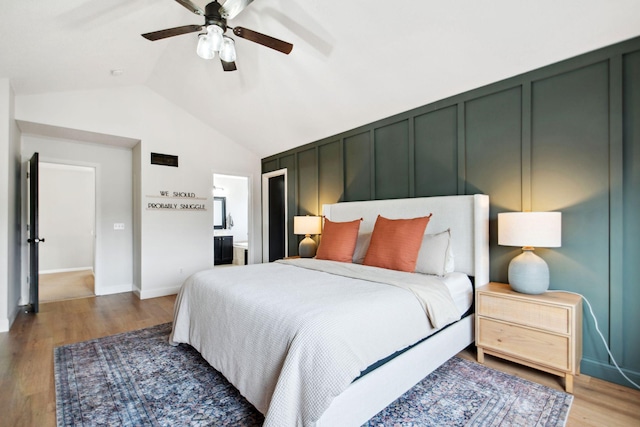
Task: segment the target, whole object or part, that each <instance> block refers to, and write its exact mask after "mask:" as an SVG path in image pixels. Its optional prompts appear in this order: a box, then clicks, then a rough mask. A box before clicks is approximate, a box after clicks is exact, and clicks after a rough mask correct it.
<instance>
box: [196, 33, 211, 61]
mask: <svg viewBox="0 0 640 427" xmlns="http://www.w3.org/2000/svg"><path fill="white" fill-rule="evenodd" d="M196 53H197V54H198V56H199V57H200V58H202V59H213V57H214V56H215V52H214V51H213V49H212V48H211V38H210V37H209V35H208V34H200V35H199V36H198V47H197V49H196Z"/></svg>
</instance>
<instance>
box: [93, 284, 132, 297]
mask: <svg viewBox="0 0 640 427" xmlns="http://www.w3.org/2000/svg"><path fill="white" fill-rule="evenodd" d="M131 291H133V285H132V284H131V283H128V284H124V285H117V286H109V287H104V286H101V287H100V292H97V290H96V295H113V294H122V293H124V292H131Z"/></svg>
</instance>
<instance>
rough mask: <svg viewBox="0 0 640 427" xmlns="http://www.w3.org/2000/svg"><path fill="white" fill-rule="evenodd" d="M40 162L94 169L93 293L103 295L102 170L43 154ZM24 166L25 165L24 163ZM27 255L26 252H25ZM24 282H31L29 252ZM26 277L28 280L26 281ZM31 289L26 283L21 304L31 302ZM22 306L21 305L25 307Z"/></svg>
mask: <svg viewBox="0 0 640 427" xmlns="http://www.w3.org/2000/svg"><path fill="white" fill-rule="evenodd" d="M27 155H28V154H27ZM24 156H25V154H24V153H23V162H26V163H27V164H26V165H25V167H26V170H29V165H28V162H29V159H30V157H24ZM39 161H40V162H41V163H58V164H62V165H69V166H84V167H90V168H93V169H94V171H95V173H94V183H93V184H94V195H95V197H94V206H93V209H94V222H95V224H94V234H93V248H94V250H93V277H94V284H93V293H94V294H95V295H102V280H101V277H100V268H99V262H98V260H99V259H100V256H101V253H100V245H98V239H99V237H100V236H99V234H100V230H99V228H98V227H99V225H100V224H102V222H101V221H102V218H101V213H100V209H98V207H99V206H101V195H100V185H101V179H102V174H101V168H100V164H98V163H92V162H85V161H78V160H73V159H60V158H53V157H48V156H43V155H42V154H40V155H39ZM23 164H24V163H23ZM23 179H24V181H23V182H24V185H23V191H24V192H23V195H24V200H25V203H24V204H23V208H24V209H25V211H24V212H25V213H24V214H23V219H24V221H25V224H30V220H29V206H28V201H27V200H28V197H27V195H28V186H29V181H28V178H27V175H26V173H25V174H23ZM24 230H25V233H26V234H25V235H24V236H25V237H24V238H25V240H24V241H26V239H27V238H28V237H26V236H28V235H29V231H26V227H25V228H24ZM23 253H25V252H23ZM22 265H23V269H22V271H23V276H22V277H23V280H22V283H23V284H24V283H25V280H31V279H30V278H29V259H28V250H27V251H26V257H25V256H23V262H22ZM25 277H26V278H27V279H25ZM29 288H30V284H29V283H26V286H25V287H23V288H22V298H21V303H24V304H28V301H29V292H30V291H29ZM24 304H21V305H24Z"/></svg>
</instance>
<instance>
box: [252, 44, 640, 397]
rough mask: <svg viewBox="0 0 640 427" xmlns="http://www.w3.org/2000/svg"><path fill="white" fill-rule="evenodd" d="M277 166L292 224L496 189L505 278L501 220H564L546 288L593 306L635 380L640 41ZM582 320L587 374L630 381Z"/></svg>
mask: <svg viewBox="0 0 640 427" xmlns="http://www.w3.org/2000/svg"><path fill="white" fill-rule="evenodd" d="M304 142H305V141H301V143H304ZM282 167H286V168H287V169H288V170H289V175H288V176H289V188H290V191H289V196H290V197H291V195H292V194H293V197H294V200H293V202H292V201H291V200H289V207H290V210H289V215H290V217H293V215H297V214H300V215H303V214H307V213H310V214H319V213H320V212H321V209H322V204H324V203H334V202H338V201H355V200H372V199H393V198H402V197H422V196H435V195H453V194H474V193H485V194H488V195H489V196H490V199H491V207H490V251H491V271H490V274H491V280H496V281H507V267H508V264H509V261H510V260H511V259H512V258H513V257H514V256H516V255H517V254H518V253H520V250H519V249H518V248H510V247H502V246H499V245H498V244H497V223H496V218H497V214H498V213H499V212H508V211H520V210H534V211H560V212H562V213H563V230H562V231H563V233H562V247H560V248H553V249H544V248H539V249H537V252H538V254H539V255H540V256H542V257H543V258H545V259H546V260H547V262H548V264H549V268H550V271H551V289H561V290H567V291H572V292H578V293H581V294H583V295H584V296H586V297H587V298H588V299H589V300H590V301H591V304H592V305H593V309H594V312H595V315H596V316H597V320H598V324H599V327H600V330H601V331H602V333H603V336H604V338H605V340H606V341H607V343H608V345H609V346H610V347H611V349H612V352H613V355H614V357H615V358H616V361H617V362H618V364H619V365H620V366H621V368H622V369H623V370H624V372H625V373H626V375H628V376H629V377H631V378H632V379H633V380H634V381H635V382H640V339H638V337H640V310H638V309H637V304H638V301H640V284H639V283H640V282H639V281H638V277H640V263H639V262H638V260H639V259H640V219H638V218H639V215H638V212H640V38H636V39H632V40H629V41H626V42H623V43H619V44H616V45H612V46H609V47H606V48H603V49H600V50H597V51H594V52H590V53H588V54H585V55H581V56H579V57H575V58H571V59H568V60H565V61H562V62H560V63H557V64H553V65H550V66H547V67H544V68H541V69H538V70H534V71H531V72H528V73H526V74H522V75H520V76H516V77H513V78H510V79H507V80H504V81H500V82H497V83H494V84H491V85H488V86H485V87H482V88H478V89H475V90H472V91H469V92H465V93H462V94H459V95H456V96H453V97H451V98H447V99H443V100H440V101H437V102H434V103H431V104H428V105H425V106H423V107H420V108H417V109H414V110H411V111H407V112H404V113H400V114H397V115H395V116H393V117H388V118H385V119H383V120H380V121H377V122H374V123H370V124H367V125H364V126H361V127H359V128H356V129H351V130H348V131H345V132H344V133H342V134H339V135H334V136H331V137H329V138H326V139H323V140H320V141H315V142H311V143H307V144H305V145H302V146H300V147H298V148H295V149H292V150H289V151H287V152H284V153H279V154H275V155H273V156H270V157H268V158H265V159H263V160H262V169H263V172H268V171H271V170H275V169H279V168H282ZM292 188H293V189H294V190H291V189H292ZM289 232H290V237H289V240H290V242H292V241H293V242H294V244H290V247H289V253H290V254H295V253H297V252H296V251H297V241H298V239H297V238H296V236H293V234H292V230H290V231H289ZM453 233H454V236H455V230H454V231H453ZM584 313H585V314H584V320H583V331H584V336H583V341H584V345H583V359H582V366H581V370H582V372H584V373H585V374H587V375H591V376H595V377H598V378H603V379H606V380H609V381H613V382H616V383H619V384H622V385H627V386H628V385H629V384H628V383H627V382H626V380H625V379H624V378H623V377H622V376H621V375H620V373H619V372H618V371H617V370H616V369H615V366H614V365H613V363H612V362H611V361H610V359H609V356H608V354H607V352H606V350H605V348H604V346H603V344H602V341H601V339H600V337H599V336H598V333H597V331H596V330H595V327H594V322H593V320H592V319H591V318H590V315H589V314H588V313H589V310H588V309H587V307H586V306H585V310H584Z"/></svg>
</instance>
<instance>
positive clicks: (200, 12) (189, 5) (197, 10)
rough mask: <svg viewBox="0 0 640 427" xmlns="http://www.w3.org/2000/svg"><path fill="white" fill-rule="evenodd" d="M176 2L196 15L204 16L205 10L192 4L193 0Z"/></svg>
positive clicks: (177, 0)
mask: <svg viewBox="0 0 640 427" xmlns="http://www.w3.org/2000/svg"><path fill="white" fill-rule="evenodd" d="M176 2H178V3H180V4H181V5H182V6H184V7H186V8H187V9H189V10H190V11H191V12H193V13H195V14H196V15H202V16H204V10H202V8H200V6H198V5H197V4H194V3H193V2H191V0H176Z"/></svg>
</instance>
